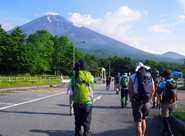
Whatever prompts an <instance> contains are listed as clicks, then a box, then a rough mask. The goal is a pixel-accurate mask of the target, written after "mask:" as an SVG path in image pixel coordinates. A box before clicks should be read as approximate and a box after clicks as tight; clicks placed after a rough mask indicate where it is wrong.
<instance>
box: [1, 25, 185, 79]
mask: <svg viewBox="0 0 185 136" xmlns="http://www.w3.org/2000/svg"><path fill="white" fill-rule="evenodd" d="M73 48H75V61H78V60H79V59H80V58H83V59H85V60H86V61H87V64H89V65H90V70H100V69H101V68H102V67H104V68H105V69H106V71H107V74H108V72H109V68H110V73H111V76H115V75H116V74H117V73H118V72H120V73H121V74H123V73H125V72H127V73H129V72H130V73H134V69H135V64H136V62H138V61H141V62H143V63H144V64H145V65H148V66H150V67H151V68H152V70H153V71H155V70H159V72H160V73H162V72H163V71H165V70H167V69H170V70H173V71H181V72H183V73H185V66H184V65H178V64H176V63H167V62H160V63H159V62H157V61H153V60H147V59H146V60H133V59H131V58H130V57H119V56H114V57H109V58H103V57H102V58H97V57H96V55H95V54H83V53H82V52H81V51H79V50H78V49H77V48H76V47H75V46H74V44H73V42H70V41H69V39H68V37H67V36H64V35H63V36H61V37H58V36H53V35H51V34H50V33H49V32H48V31H46V30H38V31H37V32H35V33H34V34H29V35H28V36H27V35H26V34H24V32H23V31H22V30H21V28H20V27H16V28H15V29H13V30H12V31H11V32H10V33H7V32H6V31H5V30H4V29H2V27H1V25H0V74H3V75H16V74H27V73H29V74H30V75H35V74H43V73H49V74H55V75H60V74H61V73H62V74H64V75H68V76H71V75H72V73H73Z"/></svg>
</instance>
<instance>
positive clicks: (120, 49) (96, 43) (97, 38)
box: [21, 15, 185, 63]
mask: <svg viewBox="0 0 185 136" xmlns="http://www.w3.org/2000/svg"><path fill="white" fill-rule="evenodd" d="M21 29H22V30H23V31H24V32H25V33H27V34H30V33H35V32H36V31H37V30H42V29H45V30H47V31H48V32H50V33H51V34H52V35H54V36H55V35H58V36H62V35H65V36H67V37H68V38H69V39H70V40H71V41H73V43H74V44H75V43H77V42H79V41H84V40H85V41H87V43H86V44H78V45H75V46H77V48H78V49H80V50H82V52H84V53H94V54H95V55H96V56H99V57H109V56H115V55H117V56H121V57H124V56H129V57H131V58H134V59H153V60H156V61H168V62H177V63H180V62H181V61H182V58H183V57H184V56H183V57H182V58H180V57H178V54H174V55H173V57H170V56H169V54H164V55H155V54H151V53H148V52H145V51H142V50H139V49H136V48H134V47H131V46H129V45H127V44H124V43H121V42H119V41H116V40H114V39H112V38H110V37H107V36H105V35H102V34H100V33H97V32H95V31H92V30H90V29H87V28H85V27H76V26H74V25H73V23H72V22H70V21H69V20H67V19H66V18H64V17H62V16H59V15H46V16H42V17H40V18H37V19H35V20H33V21H31V22H29V23H27V24H24V25H22V26H21ZM184 58H185V57H184ZM183 62H184V61H182V63H183Z"/></svg>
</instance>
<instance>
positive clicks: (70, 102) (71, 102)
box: [69, 95, 74, 115]
mask: <svg viewBox="0 0 185 136" xmlns="http://www.w3.org/2000/svg"><path fill="white" fill-rule="evenodd" d="M69 106H70V111H69V112H70V115H73V114H74V111H73V99H72V95H70V96H69Z"/></svg>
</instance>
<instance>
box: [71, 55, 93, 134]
mask: <svg viewBox="0 0 185 136" xmlns="http://www.w3.org/2000/svg"><path fill="white" fill-rule="evenodd" d="M88 69H89V65H87V64H86V61H85V60H84V59H80V60H79V61H78V62H77V63H75V68H74V70H75V74H74V75H73V76H72V78H71V88H72V91H73V100H74V103H73V108H74V115H75V136H82V131H81V127H82V126H83V128H84V133H83V136H91V131H90V125H91V115H92V104H93V89H94V77H93V76H92V75H91V73H90V72H88V71H86V70H88Z"/></svg>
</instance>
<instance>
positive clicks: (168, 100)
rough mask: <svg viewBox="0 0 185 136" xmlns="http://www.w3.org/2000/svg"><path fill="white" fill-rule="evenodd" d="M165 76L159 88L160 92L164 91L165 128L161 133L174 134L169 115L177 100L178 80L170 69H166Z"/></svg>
mask: <svg viewBox="0 0 185 136" xmlns="http://www.w3.org/2000/svg"><path fill="white" fill-rule="evenodd" d="M163 75H164V78H165V80H163V81H162V82H161V85H160V87H159V89H158V92H159V94H161V93H162V100H161V108H162V118H163V123H164V128H163V131H162V133H161V135H162V136H173V134H172V130H171V127H170V124H169V120H168V119H169V117H170V116H171V114H172V112H173V110H174V108H175V105H176V100H177V93H176V91H177V90H176V88H177V82H176V81H174V80H173V76H172V73H171V71H170V70H166V71H165V72H164V73H163Z"/></svg>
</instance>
